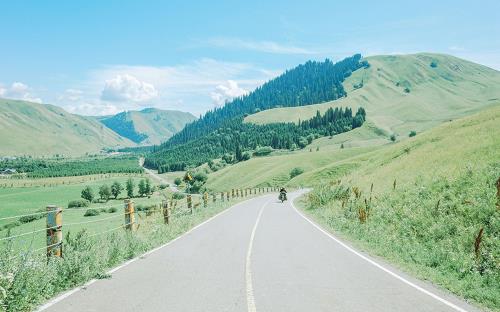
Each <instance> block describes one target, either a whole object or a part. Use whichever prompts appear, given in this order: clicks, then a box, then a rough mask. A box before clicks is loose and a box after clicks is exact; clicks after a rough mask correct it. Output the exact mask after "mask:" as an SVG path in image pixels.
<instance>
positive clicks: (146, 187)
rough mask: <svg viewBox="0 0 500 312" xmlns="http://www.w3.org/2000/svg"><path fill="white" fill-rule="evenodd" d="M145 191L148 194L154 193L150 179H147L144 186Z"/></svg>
mask: <svg viewBox="0 0 500 312" xmlns="http://www.w3.org/2000/svg"><path fill="white" fill-rule="evenodd" d="M144 187H145V188H144V191H146V194H147V195H149V194H151V193H152V191H153V187H152V185H151V180H149V179H146V185H145V186H144Z"/></svg>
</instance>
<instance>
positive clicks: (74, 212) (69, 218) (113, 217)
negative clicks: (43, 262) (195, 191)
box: [0, 175, 167, 250]
mask: <svg viewBox="0 0 500 312" xmlns="http://www.w3.org/2000/svg"><path fill="white" fill-rule="evenodd" d="M85 178H88V177H85ZM94 178H95V180H91V181H89V182H84V183H77V184H64V185H56V186H51V187H14V188H10V187H9V188H0V201H1V203H2V204H1V207H0V219H1V218H4V217H10V216H17V215H24V214H30V213H34V212H37V211H44V210H45V209H46V206H47V205H56V206H58V207H61V208H63V209H64V208H67V205H68V202H69V201H71V200H76V199H80V198H81V197H80V195H81V191H82V189H83V188H84V187H85V186H87V185H88V186H90V187H91V188H92V189H93V190H94V194H95V196H97V197H98V189H99V186H101V185H103V184H107V185H111V184H112V183H113V182H114V181H118V182H120V183H121V184H122V185H125V182H126V180H127V179H128V176H116V177H108V176H107V175H100V176H94ZM142 178H143V177H142V176H141V175H137V176H133V177H132V179H133V180H134V183H135V185H136V193H137V184H138V182H139V181H140V179H142ZM61 179H62V178H53V179H50V180H51V181H52V182H55V181H54V180H58V181H61ZM44 180H46V179H44ZM64 181H67V180H66V179H65V180H64ZM77 181H78V180H77ZM152 182H153V184H154V181H152ZM165 192H167V191H162V193H165ZM124 196H126V192H125V191H123V192H122V194H121V195H120V197H119V198H118V199H117V200H115V199H111V200H109V201H108V202H106V203H104V202H103V203H93V204H91V205H90V206H89V207H88V208H69V209H65V210H64V212H63V226H64V232H68V231H70V232H73V233H76V232H78V231H80V230H82V229H84V228H85V229H87V231H88V232H89V233H95V232H98V231H105V230H108V229H111V228H115V227H117V226H120V225H122V224H123V223H124V216H123V200H124ZM163 198H164V197H163V195H161V194H160V193H159V192H156V193H155V194H153V195H152V196H151V197H150V198H148V197H141V198H134V199H133V200H134V203H135V204H136V206H137V205H151V204H159V203H160V202H161V200H162V199H163ZM111 207H116V208H117V211H116V212H113V213H109V212H101V214H100V215H98V216H92V217H84V213H85V211H86V210H87V209H89V208H94V209H96V208H97V209H106V210H107V209H109V208H111ZM102 219H105V220H104V221H102V222H93V221H97V220H102ZM16 221H18V218H15V219H7V220H0V229H1V228H2V227H3V226H4V225H6V224H8V223H12V222H16ZM81 222H88V223H84V224H75V225H70V224H73V223H81ZM64 224H66V225H64ZM45 227H46V220H45V218H41V219H39V220H36V221H32V222H29V223H24V224H21V225H19V226H15V227H13V228H12V229H11V230H10V231H8V230H7V229H2V230H0V238H2V237H6V236H12V235H18V234H22V233H27V232H31V231H37V230H42V229H44V228H45ZM12 243H13V245H14V248H15V249H16V250H27V249H32V248H39V247H43V246H44V245H45V244H46V243H45V232H44V231H40V232H37V233H35V234H33V235H26V236H22V237H20V238H18V239H15V240H13V241H12ZM0 246H1V244H0Z"/></svg>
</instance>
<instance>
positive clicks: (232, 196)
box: [231, 189, 234, 198]
mask: <svg viewBox="0 0 500 312" xmlns="http://www.w3.org/2000/svg"><path fill="white" fill-rule="evenodd" d="M231 198H234V189H231Z"/></svg>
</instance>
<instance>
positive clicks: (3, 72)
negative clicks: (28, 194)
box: [0, 0, 500, 115]
mask: <svg viewBox="0 0 500 312" xmlns="http://www.w3.org/2000/svg"><path fill="white" fill-rule="evenodd" d="M411 2H413V3H410V1H408V3H406V2H404V1H356V2H349V1H312V0H311V1H301V2H300V3H299V2H298V1H297V3H293V1H244V2H243V1H241V2H237V1H205V2H201V1H200V2H189V1H124V0H122V1H90V0H87V1H76V0H75V1H55V0H54V1H22V0H19V1H13V0H11V1H2V2H1V3H0V16H1V18H0V97H7V98H19V99H26V100H32V101H38V102H43V103H51V104H56V105H59V106H62V107H64V108H65V109H67V110H68V111H70V112H75V113H81V114H91V115H102V114H110V113H116V112H118V111H122V110H127V109H141V108H143V107H150V106H154V107H158V108H163V109H179V110H183V111H190V112H192V113H195V114H201V113H203V112H204V111H206V110H208V109H211V108H213V107H214V106H217V105H222V104H223V103H224V101H226V100H230V99H231V98H232V97H235V96H239V95H242V94H245V93H246V92H248V91H251V90H252V89H254V88H255V87H256V86H258V85H260V84H262V83H263V82H265V81H266V80H268V79H270V78H272V77H274V76H276V75H278V74H279V73H281V72H282V71H284V70H285V69H287V68H291V67H294V66H296V65H298V64H300V63H303V62H305V61H307V60H309V59H314V60H322V59H324V58H327V57H328V58H331V59H333V60H338V59H340V58H343V57H345V56H349V55H352V54H354V53H361V54H363V55H376V54H393V53H414V52H423V51H426V52H439V53H447V54H452V55H456V56H458V57H462V58H465V59H468V60H471V61H475V62H478V63H481V64H484V65H487V66H490V67H493V68H496V69H498V70H500V36H499V34H500V19H499V18H498V14H499V13H498V12H500V2H499V1H411Z"/></svg>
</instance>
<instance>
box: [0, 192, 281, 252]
mask: <svg viewBox="0 0 500 312" xmlns="http://www.w3.org/2000/svg"><path fill="white" fill-rule="evenodd" d="M257 190H259V191H257ZM273 190H276V189H275V188H261V189H246V190H245V189H233V190H231V191H230V192H220V193H216V194H214V193H213V194H211V195H210V196H209V195H208V193H204V194H201V195H197V196H193V195H187V196H186V197H185V198H184V199H179V200H176V199H173V198H170V199H165V200H162V202H161V203H156V204H153V205H149V206H146V207H141V206H138V207H137V208H139V209H135V207H134V203H133V202H131V201H130V202H129V201H127V200H125V202H124V203H123V204H116V205H109V206H101V207H75V208H55V207H54V208H52V210H48V211H37V212H33V213H30V214H20V215H16V216H8V217H2V218H0V221H2V220H11V219H16V218H22V217H31V216H37V218H36V219H34V220H38V219H41V218H43V217H44V216H45V217H46V218H47V226H46V227H44V228H42V229H38V230H33V231H29V232H24V233H19V234H13V235H9V236H6V237H2V238H0V242H1V243H4V242H12V241H17V240H18V239H19V238H22V237H26V236H29V235H33V237H34V236H35V235H36V234H38V233H41V232H46V235H47V242H48V243H50V244H48V245H47V246H43V247H40V248H35V249H32V248H31V247H30V248H29V249H28V250H26V251H25V252H24V254H26V253H35V252H38V251H40V250H47V254H48V255H49V254H51V253H50V252H49V251H50V250H51V249H52V248H57V247H60V246H62V244H63V241H62V232H61V231H62V228H64V229H67V228H71V227H75V226H86V225H89V224H93V223H100V222H110V221H111V220H114V219H119V218H124V220H125V222H124V224H121V225H119V226H114V227H112V228H110V229H106V230H103V231H99V232H96V233H91V234H88V235H87V236H88V237H97V236H102V235H104V234H107V233H110V232H114V231H117V230H120V229H126V230H131V231H134V230H136V229H137V227H138V226H139V225H141V224H143V221H144V220H148V218H149V217H154V215H155V214H156V215H157V214H160V215H161V216H162V217H163V219H164V223H165V224H166V225H168V224H169V223H170V222H171V221H173V220H175V219H176V218H180V217H184V216H191V215H193V214H195V213H197V211H199V210H200V209H202V208H206V207H209V206H215V205H223V204H230V203H234V201H235V200H239V199H243V198H245V197H249V196H252V195H262V194H264V193H268V192H269V191H273ZM218 195H220V197H218ZM114 207H124V211H123V213H118V214H116V215H113V216H109V217H104V218H98V219H93V220H87V221H78V222H69V223H64V224H63V223H62V218H59V219H58V218H57V217H56V216H57V215H58V214H59V215H61V216H62V214H63V213H68V212H72V211H82V210H89V209H94V210H101V209H109V208H114ZM113 213H114V212H113ZM40 216H41V217H40ZM134 226H135V228H134ZM59 232H60V233H59ZM8 233H10V231H9V232H8ZM58 233H59V236H57V234H58ZM54 240H57V242H55V243H53V242H54ZM23 241H24V240H23ZM32 244H33V238H32V240H31V243H30V246H32ZM25 247H26V245H25ZM22 254H23V253H20V254H18V255H16V256H14V257H13V258H12V259H14V258H18V257H19V256H21V255H22Z"/></svg>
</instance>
